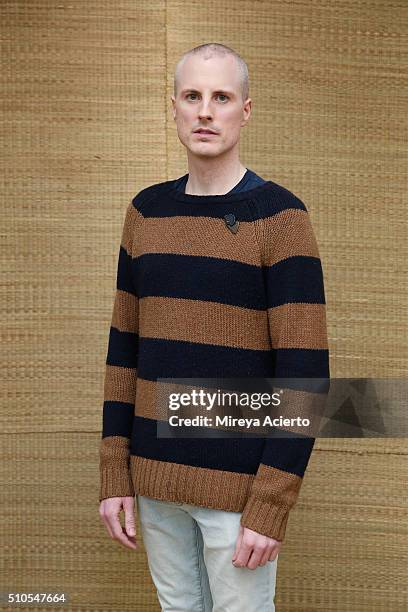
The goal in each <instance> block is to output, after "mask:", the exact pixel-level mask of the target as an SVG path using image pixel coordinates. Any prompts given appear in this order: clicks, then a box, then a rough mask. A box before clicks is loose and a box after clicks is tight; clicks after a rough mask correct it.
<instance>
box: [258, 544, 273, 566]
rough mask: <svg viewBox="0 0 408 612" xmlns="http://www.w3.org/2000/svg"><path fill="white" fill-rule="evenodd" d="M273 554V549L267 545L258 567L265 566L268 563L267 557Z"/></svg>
mask: <svg viewBox="0 0 408 612" xmlns="http://www.w3.org/2000/svg"><path fill="white" fill-rule="evenodd" d="M272 552H273V547H272V546H271V545H269V546H268V547H267V548H266V549H265V552H264V554H263V555H262V557H261V560H260V562H259V565H266V564H267V563H268V561H269V557H270V556H271V554H272Z"/></svg>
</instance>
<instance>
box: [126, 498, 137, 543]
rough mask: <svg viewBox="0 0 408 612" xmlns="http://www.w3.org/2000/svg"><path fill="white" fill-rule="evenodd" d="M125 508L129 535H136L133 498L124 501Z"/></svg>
mask: <svg viewBox="0 0 408 612" xmlns="http://www.w3.org/2000/svg"><path fill="white" fill-rule="evenodd" d="M123 509H124V512H125V530H126V533H127V535H128V536H129V537H132V536H135V535H136V527H135V513H134V500H133V498H129V499H126V500H125V501H124V502H123Z"/></svg>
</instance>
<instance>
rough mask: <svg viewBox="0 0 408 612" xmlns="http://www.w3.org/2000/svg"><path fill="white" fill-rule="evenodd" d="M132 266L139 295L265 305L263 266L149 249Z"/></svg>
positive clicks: (240, 304)
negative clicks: (151, 251) (150, 250)
mask: <svg viewBox="0 0 408 612" xmlns="http://www.w3.org/2000/svg"><path fill="white" fill-rule="evenodd" d="M132 266H133V273H134V275H135V278H136V283H135V284H136V286H137V288H138V296H139V298H143V297H147V296H161V297H174V298H176V297H177V298H187V299H192V300H209V301H212V302H219V303H223V304H233V305H234V306H242V307H245V308H252V309H254V310H263V309H265V307H266V296H265V289H264V287H263V277H262V268H261V267H260V266H254V265H250V264H245V263H241V262H237V261H229V260H225V259H218V258H216V257H201V256H192V255H179V254H173V253H163V254H162V253H146V254H144V255H141V256H140V257H138V258H135V259H134V260H133V262H132ZM238 279H239V280H238Z"/></svg>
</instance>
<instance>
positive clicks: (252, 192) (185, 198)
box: [167, 173, 273, 204]
mask: <svg viewBox="0 0 408 612" xmlns="http://www.w3.org/2000/svg"><path fill="white" fill-rule="evenodd" d="M187 174H188V173H187ZM187 174H185V175H184V176H182V177H179V178H183V179H184V178H185V177H186V176H187ZM179 178H177V179H175V180H174V181H171V184H170V187H169V189H168V191H167V193H168V195H169V196H170V197H171V198H172V199H173V200H178V201H179V202H187V203H190V204H211V203H213V202H214V203H216V202H219V203H222V202H238V201H241V200H247V199H248V198H249V197H251V196H256V195H259V194H261V193H262V192H263V191H266V190H267V189H270V187H271V186H272V185H273V182H272V181H265V182H264V183H262V185H257V186H256V187H253V188H252V189H246V190H244V191H235V192H232V193H231V192H230V191H229V192H227V193H221V194H213V195H196V194H191V193H185V192H183V191H180V190H179V189H177V188H176V187H175V183H176V181H177V180H179Z"/></svg>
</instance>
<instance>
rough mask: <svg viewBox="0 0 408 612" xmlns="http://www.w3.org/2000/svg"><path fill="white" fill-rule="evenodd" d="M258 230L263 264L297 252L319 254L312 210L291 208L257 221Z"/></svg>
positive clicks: (298, 253)
mask: <svg viewBox="0 0 408 612" xmlns="http://www.w3.org/2000/svg"><path fill="white" fill-rule="evenodd" d="M254 228H255V233H256V234H257V236H258V240H259V241H260V243H261V244H263V254H264V258H263V265H265V266H271V265H273V264H275V263H277V262H278V261H281V260H282V259H286V258H287V257H292V256H295V255H307V256H311V257H319V251H318V247H317V243H316V238H315V235H314V232H313V228H312V224H311V221H310V217H309V213H308V212H306V211H304V210H299V209H295V208H290V209H287V210H283V211H281V212H279V213H276V214H275V215H273V216H271V217H265V218H264V219H257V220H256V221H254Z"/></svg>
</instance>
